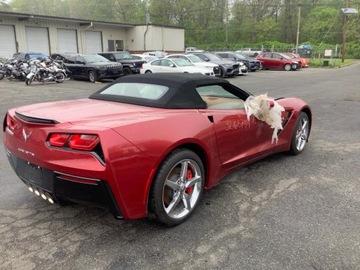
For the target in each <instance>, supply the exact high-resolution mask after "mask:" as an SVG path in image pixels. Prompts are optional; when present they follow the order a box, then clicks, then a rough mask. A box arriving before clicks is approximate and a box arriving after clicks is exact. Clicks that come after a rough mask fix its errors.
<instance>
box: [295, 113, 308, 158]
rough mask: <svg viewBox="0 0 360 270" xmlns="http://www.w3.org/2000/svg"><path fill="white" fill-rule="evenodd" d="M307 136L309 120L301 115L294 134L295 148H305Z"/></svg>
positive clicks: (298, 149)
mask: <svg viewBox="0 0 360 270" xmlns="http://www.w3.org/2000/svg"><path fill="white" fill-rule="evenodd" d="M308 136H309V120H308V119H307V117H306V118H305V117H302V118H301V119H300V121H299V122H298V125H297V127H296V135H295V142H296V146H295V147H296V150H297V151H299V152H301V151H302V150H303V149H304V148H305V144H306V142H307V140H308Z"/></svg>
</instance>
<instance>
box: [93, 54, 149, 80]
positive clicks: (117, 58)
mask: <svg viewBox="0 0 360 270" xmlns="http://www.w3.org/2000/svg"><path fill="white" fill-rule="evenodd" d="M98 54H99V55H101V56H103V57H105V58H106V59H109V60H110V61H113V62H119V63H121V64H122V65H123V71H124V75H129V74H140V69H141V67H142V65H143V64H144V63H146V61H144V60H137V59H134V58H133V57H132V55H131V54H130V53H129V52H127V51H116V52H101V53H98Z"/></svg>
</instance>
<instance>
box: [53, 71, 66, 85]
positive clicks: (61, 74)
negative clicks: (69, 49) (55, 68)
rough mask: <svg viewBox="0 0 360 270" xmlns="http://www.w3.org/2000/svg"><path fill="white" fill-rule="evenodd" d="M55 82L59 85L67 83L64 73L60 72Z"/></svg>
mask: <svg viewBox="0 0 360 270" xmlns="http://www.w3.org/2000/svg"><path fill="white" fill-rule="evenodd" d="M55 81H56V82H57V83H62V82H64V81H65V74H64V73H63V72H58V73H56V75H55Z"/></svg>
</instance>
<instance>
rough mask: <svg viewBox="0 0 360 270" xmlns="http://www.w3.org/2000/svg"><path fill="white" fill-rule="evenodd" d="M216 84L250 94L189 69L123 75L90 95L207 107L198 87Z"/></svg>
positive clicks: (163, 105)
mask: <svg viewBox="0 0 360 270" xmlns="http://www.w3.org/2000/svg"><path fill="white" fill-rule="evenodd" d="M214 85H221V87H222V88H224V89H225V90H227V91H228V92H230V93H231V94H233V95H235V96H238V97H240V98H241V99H246V98H247V97H248V96H249V95H250V94H249V93H247V92H245V91H243V90H241V89H239V88H238V87H236V86H235V85H232V84H230V83H229V82H228V81H227V80H224V79H221V78H216V77H211V76H205V75H202V74H188V73H150V74H136V75H126V76H123V77H121V78H119V79H117V80H115V81H114V82H112V83H111V84H109V85H107V86H105V87H104V88H102V89H100V90H99V91H97V92H95V93H94V94H92V95H91V96H90V97H89V98H91V99H98V100H106V101H113V102H120V103H127V104H135V105H140V106H150V107H156V108H169V109H206V108H207V104H206V102H205V101H204V100H203V99H202V97H201V96H200V93H199V92H198V91H196V90H197V88H198V87H203V86H209V88H207V89H206V91H214V89H213V88H211V86H214ZM210 88H211V89H210ZM204 91H205V90H204Z"/></svg>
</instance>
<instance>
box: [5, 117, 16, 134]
mask: <svg viewBox="0 0 360 270" xmlns="http://www.w3.org/2000/svg"><path fill="white" fill-rule="evenodd" d="M15 125H16V122H15V120H14V118H12V117H11V116H10V115H9V114H7V115H6V127H7V128H9V129H10V130H11V131H14V129H15Z"/></svg>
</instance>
